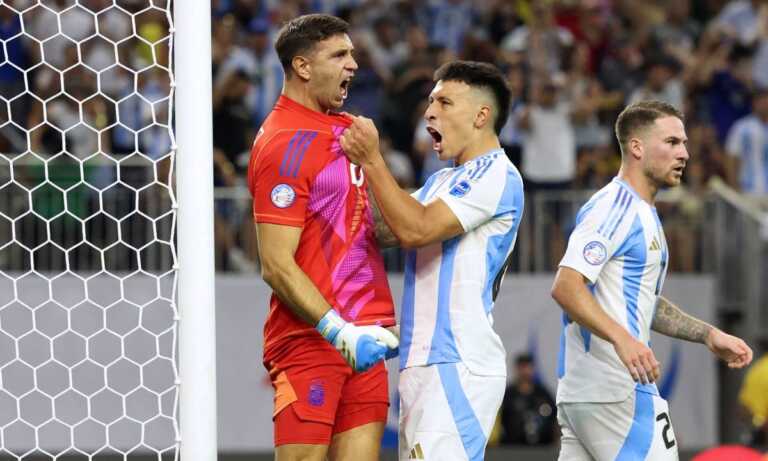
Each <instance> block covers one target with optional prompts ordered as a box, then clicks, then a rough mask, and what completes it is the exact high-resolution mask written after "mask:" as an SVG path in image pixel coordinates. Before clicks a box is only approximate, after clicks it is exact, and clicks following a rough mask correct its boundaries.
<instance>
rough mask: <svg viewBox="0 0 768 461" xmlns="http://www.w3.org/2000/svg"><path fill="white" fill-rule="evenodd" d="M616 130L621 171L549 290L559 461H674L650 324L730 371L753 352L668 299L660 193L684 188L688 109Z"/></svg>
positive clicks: (601, 194) (648, 110) (585, 213)
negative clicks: (556, 331)
mask: <svg viewBox="0 0 768 461" xmlns="http://www.w3.org/2000/svg"><path fill="white" fill-rule="evenodd" d="M615 128H616V137H617V138H618V141H619V145H620V146H621V155H622V164H621V168H620V169H619V173H618V176H617V177H616V178H614V180H613V181H612V182H611V183H610V184H608V185H607V186H605V187H604V188H603V189H601V190H600V191H598V192H597V193H596V194H595V195H594V196H592V198H591V199H590V200H589V201H588V202H587V203H586V204H585V205H584V206H583V207H582V208H581V210H580V211H579V213H578V215H577V217H576V228H575V229H574V231H573V233H572V234H571V237H570V240H569V242H568V248H567V250H566V252H565V256H564V257H563V260H562V261H561V262H560V269H559V270H558V272H557V275H556V277H555V282H554V286H553V287H552V297H553V298H554V299H555V300H556V301H557V302H558V303H559V304H560V306H562V308H563V311H564V314H563V332H562V335H561V338H560V359H559V364H558V365H559V366H558V374H559V378H560V380H559V383H558V389H557V404H558V420H559V422H560V426H561V429H562V446H561V451H560V458H559V459H560V460H561V461H575V460H579V461H580V460H593V459H595V460H653V461H664V460H677V459H678V454H677V443H676V441H675V435H674V430H673V429H672V424H671V421H670V417H669V410H668V407H667V402H666V401H665V400H664V399H662V398H661V397H660V396H659V391H658V389H657V388H656V385H655V384H654V382H655V381H656V380H657V379H658V377H659V363H658V362H657V360H656V358H655V356H654V354H653V352H652V351H651V349H650V333H651V331H650V330H651V329H653V330H654V331H656V332H658V333H661V334H663V335H666V336H671V337H673V338H679V339H684V340H687V341H693V342H699V343H703V344H706V346H707V347H708V348H709V349H710V350H711V351H712V353H713V354H715V355H716V356H717V357H719V358H721V359H722V360H724V361H726V362H727V363H728V366H729V367H731V368H741V367H743V366H746V365H747V364H749V362H750V361H751V360H752V350H751V349H750V348H749V347H748V346H747V345H746V344H745V343H744V341H742V340H741V339H739V338H736V337H734V336H731V335H728V334H726V333H723V332H722V331H720V330H719V329H717V328H715V327H713V326H712V325H708V324H707V323H705V322H703V321H701V320H698V319H696V318H694V317H691V316H690V315H688V314H686V313H685V312H683V311H682V310H681V309H680V308H679V307H677V306H676V305H675V304H673V303H672V302H671V301H669V300H667V299H666V298H664V297H663V296H661V289H662V286H663V284H664V278H665V276H666V272H667V264H668V261H669V248H668V247H667V242H666V239H665V237H664V230H663V229H662V226H661V221H660V220H659V217H658V215H657V213H656V208H654V199H655V197H656V193H657V192H658V190H659V189H661V188H663V187H673V186H677V185H678V184H680V180H681V178H682V176H683V169H684V168H685V165H686V163H687V161H688V158H689V155H688V151H687V150H686V147H685V144H686V141H687V137H686V135H685V128H684V126H683V116H682V114H681V113H680V112H679V111H678V110H677V109H675V108H674V107H673V106H671V105H669V104H667V103H663V102H657V101H643V102H638V103H635V104H632V105H630V106H628V107H627V108H625V109H624V111H623V112H622V113H621V114H620V115H619V117H618V120H617V121H616V127H615Z"/></svg>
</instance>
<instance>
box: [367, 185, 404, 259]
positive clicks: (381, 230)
mask: <svg viewBox="0 0 768 461" xmlns="http://www.w3.org/2000/svg"><path fill="white" fill-rule="evenodd" d="M368 203H370V205H371V214H373V225H374V230H375V231H376V241H377V242H379V245H380V246H381V247H384V248H387V247H395V246H398V245H399V244H400V241H399V240H397V237H395V234H393V233H392V230H391V229H390V228H389V226H387V223H386V222H385V221H384V217H383V216H382V215H381V211H380V210H379V204H378V203H376V198H375V197H374V196H373V191H371V188H370V187H369V188H368Z"/></svg>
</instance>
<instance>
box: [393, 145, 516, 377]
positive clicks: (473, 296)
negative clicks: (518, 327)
mask: <svg viewBox="0 0 768 461" xmlns="http://www.w3.org/2000/svg"><path fill="white" fill-rule="evenodd" d="M413 196H414V197H415V198H416V199H417V200H419V201H420V202H421V203H423V204H427V203H430V202H432V201H434V200H437V199H441V200H443V202H445V204H446V205H447V206H448V207H449V208H450V209H451V211H452V212H453V213H454V215H456V217H457V218H458V220H459V222H460V223H461V225H462V227H463V229H464V233H463V234H461V235H459V236H457V237H454V238H452V239H449V240H446V241H443V242H438V243H434V244H431V245H428V246H425V247H422V248H419V249H416V250H411V251H409V252H408V253H407V255H406V264H405V282H404V290H403V301H402V311H401V318H400V369H401V370H402V369H405V368H408V367H414V366H423V365H432V364H438V363H455V362H464V363H465V364H466V366H467V368H468V369H469V370H470V371H471V372H472V373H474V374H477V375H486V376H505V375H506V365H505V352H504V347H503V345H502V343H501V339H500V338H499V336H498V335H497V334H496V332H495V331H494V330H493V317H492V315H491V312H492V310H493V305H494V301H495V298H496V294H497V293H498V289H499V286H500V283H501V280H502V278H503V275H504V272H505V270H506V265H507V262H508V256H509V255H510V253H511V252H512V248H513V247H514V245H515V240H516V238H517V229H518V226H519V224H520V219H521V217H522V214H523V182H522V179H521V178H520V173H519V172H518V171H517V169H516V168H515V166H514V165H512V163H511V162H510V161H509V159H508V158H507V156H506V155H505V154H504V151H503V150H501V149H498V150H493V151H491V152H489V153H487V154H484V155H482V156H480V157H477V158H475V159H473V160H470V161H468V162H466V163H464V164H463V165H461V166H458V167H455V168H446V169H443V170H440V171H438V172H436V173H435V174H433V175H432V176H430V177H429V179H427V181H426V183H425V184H424V186H423V187H422V188H421V189H419V190H417V191H416V192H415V193H414V194H413Z"/></svg>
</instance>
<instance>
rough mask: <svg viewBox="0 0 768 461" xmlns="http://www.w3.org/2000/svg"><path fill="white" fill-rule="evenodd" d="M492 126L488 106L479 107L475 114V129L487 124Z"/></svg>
mask: <svg viewBox="0 0 768 461" xmlns="http://www.w3.org/2000/svg"><path fill="white" fill-rule="evenodd" d="M489 123H490V124H493V114H492V113H491V108H490V107H489V106H485V105H483V106H480V110H478V111H477V114H475V128H483V127H485V126H487V125H488V124H489Z"/></svg>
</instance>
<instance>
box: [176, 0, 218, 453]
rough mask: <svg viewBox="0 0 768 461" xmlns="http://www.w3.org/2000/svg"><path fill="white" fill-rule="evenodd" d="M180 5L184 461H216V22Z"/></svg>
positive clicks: (204, 8)
mask: <svg viewBox="0 0 768 461" xmlns="http://www.w3.org/2000/svg"><path fill="white" fill-rule="evenodd" d="M210 8H211V6H210V2H208V1H207V0H186V1H184V2H181V1H176V2H175V5H174V13H175V29H176V43H175V53H174V57H175V64H176V66H175V67H176V74H175V75H176V134H177V144H178V146H177V152H178V155H177V156H176V158H177V187H178V200H179V232H178V234H179V239H178V244H179V305H180V309H179V313H180V315H181V320H180V324H179V366H180V368H179V372H180V378H181V389H180V392H181V396H180V399H181V408H180V426H181V434H182V440H181V458H182V459H183V460H184V461H211V460H214V459H216V456H217V446H216V440H217V439H216V349H215V343H216V337H215V309H214V306H215V299H214V295H215V293H214V238H213V137H212V113H213V109H212V101H211V14H210Z"/></svg>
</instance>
